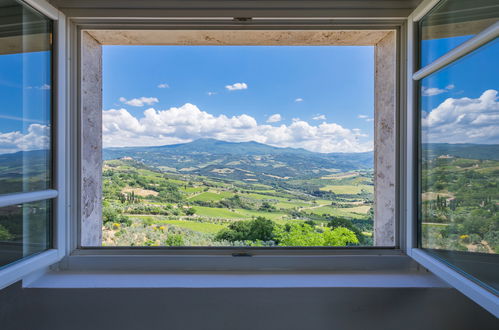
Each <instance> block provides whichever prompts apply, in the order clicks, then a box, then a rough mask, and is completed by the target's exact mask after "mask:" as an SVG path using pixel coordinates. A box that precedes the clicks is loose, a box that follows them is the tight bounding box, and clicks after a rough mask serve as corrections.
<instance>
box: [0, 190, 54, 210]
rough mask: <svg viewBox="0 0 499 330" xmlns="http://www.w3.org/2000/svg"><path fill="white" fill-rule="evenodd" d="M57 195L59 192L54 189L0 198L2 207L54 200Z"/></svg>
mask: <svg viewBox="0 0 499 330" xmlns="http://www.w3.org/2000/svg"><path fill="white" fill-rule="evenodd" d="M57 195H58V193H57V190H53V189H48V190H42V191H33V192H26V193H18V194H9V195H4V196H0V207H3V206H9V205H15V204H22V203H29V202H36V201H40V200H44V199H52V198H55V197H57Z"/></svg>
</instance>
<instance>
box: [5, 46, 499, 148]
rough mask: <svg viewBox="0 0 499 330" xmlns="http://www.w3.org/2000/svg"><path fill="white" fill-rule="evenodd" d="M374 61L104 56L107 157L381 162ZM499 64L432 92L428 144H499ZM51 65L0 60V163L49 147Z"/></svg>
mask: <svg viewBox="0 0 499 330" xmlns="http://www.w3.org/2000/svg"><path fill="white" fill-rule="evenodd" d="M466 38H467V37H459V38H454V39H452V40H450V39H440V40H432V41H425V43H424V50H425V51H427V52H428V54H430V55H429V56H430V57H435V56H437V55H438V54H441V53H442V52H443V51H444V50H445V51H447V50H448V49H449V47H454V46H455V45H456V44H458V43H459V42H462V41H464V40H465V39H466ZM456 40H457V41H456ZM373 51H374V50H373V48H372V47H345V46H342V47H339V46H337V47H326V46H299V47H285V46H273V47H270V46H243V47H241V46H105V47H104V50H103V78H104V79H103V90H104V95H103V122H104V123H103V135H104V146H128V145H162V144H171V143H183V142H189V141H192V140H194V139H197V138H203V137H207V138H217V139H221V140H228V141H249V140H255V141H258V142H262V143H267V144H270V145H275V146H281V147H299V148H305V149H308V150H312V151H317V152H360V151H368V150H372V148H373V143H372V140H373V121H372V118H373V103H374V96H373V89H374V81H373V78H374V72H373V69H374V63H373V60H374V54H373ZM497 58H499V45H498V42H497V41H494V42H491V43H490V44H489V45H487V46H485V47H483V48H482V49H480V50H479V51H477V52H475V53H473V54H471V55H469V56H467V57H465V58H463V59H461V60H459V61H458V62H456V63H454V64H452V65H451V66H450V67H449V68H446V69H443V70H441V71H439V72H437V73H434V74H432V75H431V76H429V77H427V78H425V79H424V80H423V81H422V96H421V103H420V104H421V107H422V110H423V114H422V124H423V139H424V140H425V141H427V142H448V143H464V142H467V143H499V103H498V100H497V90H499V84H498V78H497V77H499V66H497V65H494V64H493V63H495V61H496V59H497ZM49 63H50V61H49V52H34V53H26V54H13V55H2V56H0V97H1V99H2V107H0V153H4V152H15V151H19V150H32V149H39V148H44V147H46V146H48V138H49V117H50V111H49V110H50V93H51V90H50V70H49V67H50V66H49ZM44 68H45V69H44ZM23 72H24V74H23ZM23 118H24V119H23Z"/></svg>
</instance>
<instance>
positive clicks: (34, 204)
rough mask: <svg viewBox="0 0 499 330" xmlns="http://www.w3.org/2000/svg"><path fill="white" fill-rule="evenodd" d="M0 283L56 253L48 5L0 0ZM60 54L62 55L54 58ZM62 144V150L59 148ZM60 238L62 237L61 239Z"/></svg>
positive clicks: (59, 175) (58, 186) (58, 216)
mask: <svg viewBox="0 0 499 330" xmlns="http://www.w3.org/2000/svg"><path fill="white" fill-rule="evenodd" d="M0 11H1V13H2V14H1V15H0V75H1V80H0V96H1V98H2V108H1V109H0V287H3V286H5V285H9V284H11V283H12V282H14V281H16V280H18V279H20V278H21V277H22V276H24V275H26V274H28V273H30V272H31V271H33V270H36V269H38V268H40V267H46V266H48V265H50V264H52V263H54V262H56V261H57V260H59V259H61V258H62V257H63V256H64V250H63V249H62V248H61V247H62V246H63V241H64V237H63V236H59V237H58V236H57V235H58V234H63V232H61V231H60V229H62V227H59V228H58V225H59V224H61V225H62V223H63V221H62V218H63V210H64V186H63V181H64V180H63V178H64V173H65V168H64V166H62V167H61V166H60V165H61V162H60V161H61V159H62V158H61V157H60V151H61V150H62V149H63V148H64V143H63V141H64V140H61V141H62V142H61V143H59V141H58V137H59V134H60V133H61V131H60V127H61V126H59V125H61V124H60V120H61V119H62V118H63V116H62V115H60V114H59V112H58V109H59V108H58V107H59V106H60V103H59V102H58V101H59V99H56V98H55V97H54V95H56V94H55V93H57V92H59V91H61V90H60V89H59V87H58V82H59V79H58V77H57V74H58V72H60V71H59V70H58V68H56V67H55V65H54V63H56V62H55V59H56V58H58V59H61V58H60V57H58V56H57V55H56V53H57V49H58V46H60V44H59V42H55V43H54V40H53V36H54V30H57V29H58V28H61V26H60V25H59V24H58V21H57V20H58V13H57V12H56V11H54V10H53V8H51V7H49V6H46V7H44V6H43V5H37V6H36V9H35V8H33V7H31V6H30V5H28V4H26V3H24V2H21V1H14V0H12V1H2V2H1V4H0ZM62 60H63V58H62ZM61 148H62V149H61ZM61 239H62V240H61Z"/></svg>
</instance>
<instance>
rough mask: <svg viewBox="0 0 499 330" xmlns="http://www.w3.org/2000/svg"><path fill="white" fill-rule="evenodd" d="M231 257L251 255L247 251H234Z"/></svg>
mask: <svg viewBox="0 0 499 330" xmlns="http://www.w3.org/2000/svg"><path fill="white" fill-rule="evenodd" d="M232 256H233V257H252V256H253V255H252V254H251V253H249V252H235V253H232Z"/></svg>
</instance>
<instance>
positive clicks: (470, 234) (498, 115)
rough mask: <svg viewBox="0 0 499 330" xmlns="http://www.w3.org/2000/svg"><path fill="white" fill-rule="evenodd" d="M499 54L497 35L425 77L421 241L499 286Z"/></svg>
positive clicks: (474, 273)
mask: <svg viewBox="0 0 499 330" xmlns="http://www.w3.org/2000/svg"><path fill="white" fill-rule="evenodd" d="M498 56H499V41H498V40H497V39H496V40H495V41H493V42H491V43H489V44H488V45H486V46H484V47H482V48H480V49H478V50H476V51H475V52H473V53H472V54H470V55H468V56H466V57H464V58H463V59H461V60H459V61H457V62H455V63H453V64H451V65H449V66H448V67H446V68H444V69H442V70H440V71H438V72H436V73H434V74H432V75H430V76H428V77H427V78H425V79H423V80H422V81H421V98H420V105H421V132H422V133H421V141H422V145H421V214H420V219H421V221H422V226H421V245H422V247H423V248H427V249H432V250H433V251H434V252H435V253H437V254H438V255H439V256H441V257H443V258H444V259H445V260H446V261H449V262H451V263H452V264H453V265H454V266H458V267H460V268H461V269H462V270H464V271H465V272H467V273H469V274H472V275H473V276H475V277H476V278H478V279H480V280H482V281H485V282H487V283H488V284H489V285H491V286H492V287H494V288H496V289H497V288H498V283H497V280H496V282H494V281H493V280H492V279H491V278H490V270H491V269H495V270H497V271H495V272H493V273H494V274H496V275H497V274H499V269H497V268H498V266H497V265H498V263H497V261H498V260H497V259H498V258H499V256H498V255H497V254H498V253H499V99H498V91H499V81H498V77H499V67H498V66H497V65H495V62H496V61H497V58H498ZM470 255H473V256H474V257H473V258H470ZM477 258H480V260H479V261H478V259H477ZM494 267H495V268H494ZM485 270H488V272H486V271H485ZM495 277H497V276H495Z"/></svg>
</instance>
